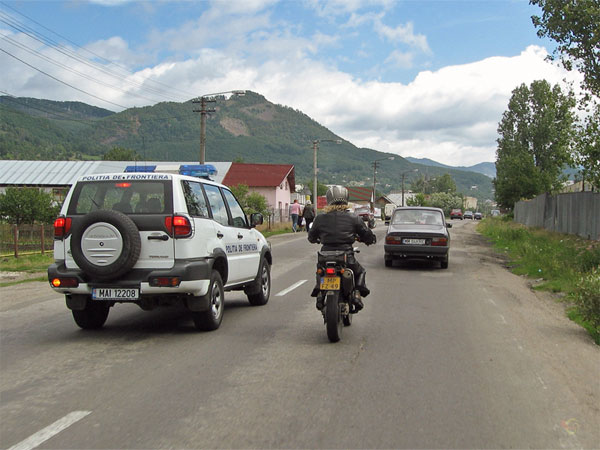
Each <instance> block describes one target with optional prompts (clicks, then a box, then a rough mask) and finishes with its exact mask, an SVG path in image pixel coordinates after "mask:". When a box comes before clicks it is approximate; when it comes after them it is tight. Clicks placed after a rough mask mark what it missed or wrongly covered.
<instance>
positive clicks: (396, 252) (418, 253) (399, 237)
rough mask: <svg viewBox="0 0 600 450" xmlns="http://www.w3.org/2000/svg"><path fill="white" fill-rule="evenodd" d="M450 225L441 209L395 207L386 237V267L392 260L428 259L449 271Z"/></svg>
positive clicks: (389, 265)
mask: <svg viewBox="0 0 600 450" xmlns="http://www.w3.org/2000/svg"><path fill="white" fill-rule="evenodd" d="M451 227H452V224H451V223H446V218H445V217H444V212H443V211H442V210H441V209H440V208H430V207H418V206H412V207H403V208H396V209H395V210H394V212H393V214H392V219H391V221H390V226H389V228H388V231H387V234H386V236H385V244H384V251H385V253H384V258H385V265H386V266H387V267H391V265H392V262H393V260H394V259H430V260H435V261H439V262H440V264H441V266H442V269H447V268H448V251H449V248H450V233H449V232H448V228H451Z"/></svg>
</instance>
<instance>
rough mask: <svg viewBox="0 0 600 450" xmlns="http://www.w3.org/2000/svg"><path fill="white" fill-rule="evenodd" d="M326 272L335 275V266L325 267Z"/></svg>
mask: <svg viewBox="0 0 600 450" xmlns="http://www.w3.org/2000/svg"><path fill="white" fill-rule="evenodd" d="M325 274H326V275H335V267H328V268H327V269H325Z"/></svg>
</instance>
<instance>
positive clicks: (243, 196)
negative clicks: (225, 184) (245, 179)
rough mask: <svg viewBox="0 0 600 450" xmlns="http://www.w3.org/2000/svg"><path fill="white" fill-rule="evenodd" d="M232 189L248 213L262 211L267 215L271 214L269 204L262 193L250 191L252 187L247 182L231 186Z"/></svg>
mask: <svg viewBox="0 0 600 450" xmlns="http://www.w3.org/2000/svg"><path fill="white" fill-rule="evenodd" d="M230 189H231V192H233V195H235V198H237V199H238V201H239V202H240V205H242V208H244V212H245V213H246V214H247V215H250V214H253V213H261V214H262V215H263V216H265V217H266V216H267V215H268V214H269V204H268V203H267V199H266V198H265V197H264V196H263V195H262V194H260V193H258V192H250V188H249V187H248V186H247V185H245V184H238V185H236V186H231V188H230Z"/></svg>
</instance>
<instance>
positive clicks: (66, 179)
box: [0, 160, 231, 187]
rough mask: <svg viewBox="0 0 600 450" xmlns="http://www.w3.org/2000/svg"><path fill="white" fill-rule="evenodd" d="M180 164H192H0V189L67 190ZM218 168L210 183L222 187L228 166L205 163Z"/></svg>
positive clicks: (88, 162) (122, 162)
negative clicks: (97, 177)
mask: <svg viewBox="0 0 600 450" xmlns="http://www.w3.org/2000/svg"><path fill="white" fill-rule="evenodd" d="M181 164H198V162H197V161H192V162H178V161H177V162H168V161H155V162H150V161H144V162H140V161H137V162H136V161H14V160H2V161H0V186H5V187H6V186H49V187H50V186H70V185H72V184H73V183H74V182H75V180H77V178H79V177H80V176H83V175H93V174H99V173H114V172H124V171H125V167H127V166H133V165H138V166H150V165H156V166H158V167H157V169H160V168H162V167H165V168H168V169H173V168H174V169H175V170H176V169H177V168H178V167H179V166H180V165H181ZM207 164H212V165H214V166H215V167H216V168H217V172H218V173H217V175H216V176H214V177H213V180H214V181H216V182H217V183H222V182H223V178H224V177H225V175H227V172H228V171H229V167H231V163H230V162H207Z"/></svg>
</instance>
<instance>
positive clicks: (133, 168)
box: [125, 166, 156, 172]
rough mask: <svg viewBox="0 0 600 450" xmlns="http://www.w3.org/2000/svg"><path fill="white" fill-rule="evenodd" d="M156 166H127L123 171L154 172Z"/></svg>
mask: <svg viewBox="0 0 600 450" xmlns="http://www.w3.org/2000/svg"><path fill="white" fill-rule="evenodd" d="M155 170H156V166H127V167H125V172H154V171H155Z"/></svg>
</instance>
